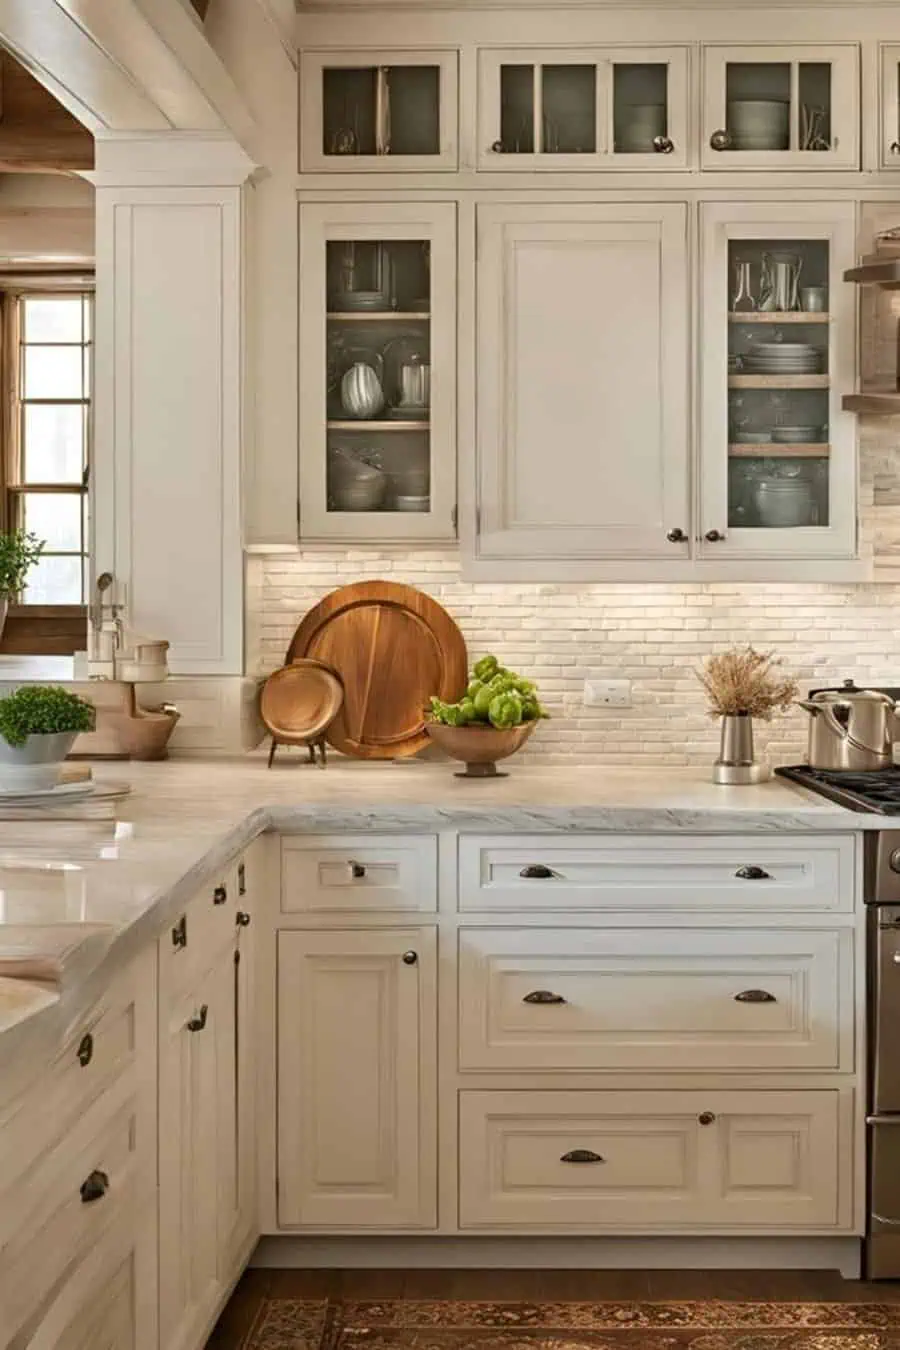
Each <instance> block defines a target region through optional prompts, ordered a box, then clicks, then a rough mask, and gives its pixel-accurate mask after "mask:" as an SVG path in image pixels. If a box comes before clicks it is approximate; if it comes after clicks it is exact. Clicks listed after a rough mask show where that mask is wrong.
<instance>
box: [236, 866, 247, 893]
mask: <svg viewBox="0 0 900 1350" xmlns="http://www.w3.org/2000/svg"><path fill="white" fill-rule="evenodd" d="M237 881H238V895H246V894H247V864H246V863H238V870H237Z"/></svg>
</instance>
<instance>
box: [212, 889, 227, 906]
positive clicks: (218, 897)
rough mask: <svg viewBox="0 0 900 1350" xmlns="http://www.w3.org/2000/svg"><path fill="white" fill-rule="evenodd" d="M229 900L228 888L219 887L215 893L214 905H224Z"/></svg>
mask: <svg viewBox="0 0 900 1350" xmlns="http://www.w3.org/2000/svg"><path fill="white" fill-rule="evenodd" d="M227 899H228V887H227V886H217V887H216V888H215V890H214V891H213V904H214V905H224V904H225V901H226V900H227Z"/></svg>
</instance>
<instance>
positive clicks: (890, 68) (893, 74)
mask: <svg viewBox="0 0 900 1350" xmlns="http://www.w3.org/2000/svg"><path fill="white" fill-rule="evenodd" d="M880 55H881V126H880V128H879V133H880V134H879V161H880V166H881V168H882V169H900V44H898V43H894V42H891V43H884V44H882V46H881V48H880Z"/></svg>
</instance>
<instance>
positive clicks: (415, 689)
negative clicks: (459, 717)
mask: <svg viewBox="0 0 900 1350" xmlns="http://www.w3.org/2000/svg"><path fill="white" fill-rule="evenodd" d="M298 657H313V658H315V659H316V660H319V661H323V662H325V663H326V664H327V665H329V666H331V667H332V668H333V669H334V670H335V671H336V672H337V673H338V675H339V676H340V677H341V681H342V683H343V686H344V704H343V707H342V708H341V709H340V711H339V713H338V714H337V716H336V717H335V719H334V721H333V722H332V723H331V725H330V726H329V727H328V730H327V732H326V739H327V740H328V743H329V745H333V746H334V748H335V750H340V751H342V752H343V753H344V754H346V755H356V756H357V757H358V758H360V759H397V758H400V757H403V756H407V755H414V754H416V753H417V751H419V750H421V749H422V748H423V747H424V746H425V745H427V744H428V735H427V733H426V731H425V709H426V707H427V706H428V701H429V699H430V698H431V696H432V694H436V695H437V696H438V698H442V699H446V700H449V701H451V702H452V701H455V700H456V699H458V698H461V697H462V694H463V693H464V691H465V687H466V670H467V657H466V644H465V640H464V638H463V635H462V633H461V632H460V631H459V629H458V628H457V626H456V624H455V623H454V621H453V620H452V619H451V617H450V615H449V614H448V613H447V611H446V610H445V609H443V608H442V606H441V605H439V604H438V602H437V601H436V600H433V599H432V598H431V596H430V595H425V594H424V592H422V591H417V590H416V589H415V587H413V586H401V585H399V584H398V583H397V582H393V581H360V582H356V583H355V584H354V585H352V586H341V587H340V589H339V590H336V591H332V592H331V594H330V595H326V597H325V599H324V600H322V601H321V602H320V603H319V604H318V605H316V607H315V609H311V610H310V612H309V613H308V614H307V615H306V617H305V619H304V620H303V622H302V623H301V624H300V627H299V628H298V629H297V631H296V633H295V634H294V638H293V641H292V642H291V645H290V647H289V648H288V653H287V657H286V661H287V663H288V664H289V663H290V662H292V661H296V660H297V659H298Z"/></svg>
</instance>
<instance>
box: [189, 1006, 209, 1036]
mask: <svg viewBox="0 0 900 1350" xmlns="http://www.w3.org/2000/svg"><path fill="white" fill-rule="evenodd" d="M208 1012H209V1008H208V1007H207V1005H206V1004H205V1003H204V1004H202V1005H201V1008H200V1011H199V1012H198V1013H197V1014H196V1015H195V1016H194V1017H191V1018H190V1019H189V1020H188V1024H187V1029H188V1031H202V1030H203V1028H204V1027H205V1026H206V1015H207V1013H208Z"/></svg>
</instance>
